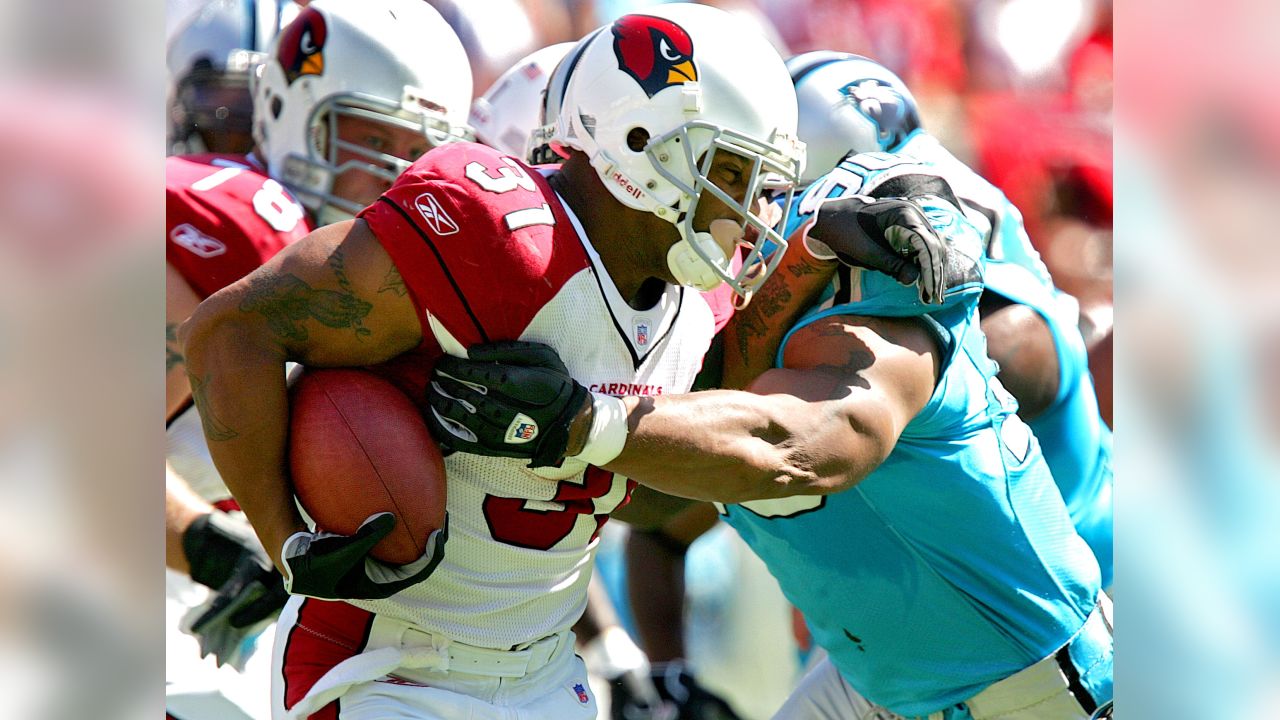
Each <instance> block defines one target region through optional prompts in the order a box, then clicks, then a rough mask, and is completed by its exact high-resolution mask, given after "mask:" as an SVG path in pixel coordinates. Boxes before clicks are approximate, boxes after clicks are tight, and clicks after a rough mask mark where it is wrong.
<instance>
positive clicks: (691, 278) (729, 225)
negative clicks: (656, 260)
mask: <svg viewBox="0 0 1280 720" xmlns="http://www.w3.org/2000/svg"><path fill="white" fill-rule="evenodd" d="M710 230H711V232H695V233H693V237H692V238H687V237H681V238H680V240H679V241H678V242H676V243H675V244H674V245H672V246H671V248H670V249H669V250H667V268H668V269H670V270H671V274H672V275H673V276H674V277H675V279H676V282H678V283H680V284H681V285H686V286H688V287H691V288H694V289H695V290H699V291H701V292H706V291H708V290H715V289H716V288H717V287H720V284H721V283H723V282H724V275H723V274H721V273H720V272H717V271H716V268H715V267H712V265H711V264H710V263H709V262H708V261H707V260H704V259H703V257H704V256H705V257H708V258H712V259H713V260H714V262H715V264H716V265H718V266H719V267H720V268H721V269H722V270H723V272H724V273H725V274H727V273H728V272H729V253H730V252H731V251H732V249H733V248H735V247H737V243H738V240H739V239H740V238H741V237H742V228H741V227H739V226H738V225H737V224H736V223H734V222H733V221H732V220H715V221H713V222H712V223H711V227H710ZM683 234H684V233H681V235H682V236H683ZM695 246H696V247H698V248H699V249H701V250H702V253H703V254H702V255H699V254H698V251H697V250H694V247H695Z"/></svg>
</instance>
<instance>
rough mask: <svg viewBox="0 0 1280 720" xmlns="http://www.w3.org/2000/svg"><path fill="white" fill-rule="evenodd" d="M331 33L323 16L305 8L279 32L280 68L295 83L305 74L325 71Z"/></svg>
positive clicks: (317, 73)
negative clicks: (328, 37)
mask: <svg viewBox="0 0 1280 720" xmlns="http://www.w3.org/2000/svg"><path fill="white" fill-rule="evenodd" d="M327 36H328V30H327V29H326V28H325V24H324V15H321V14H320V13H319V11H317V10H316V9H315V8H305V9H304V10H303V11H302V12H300V13H298V17H297V19H296V20H294V21H293V22H292V23H290V24H289V26H288V27H287V28H285V30H284V32H283V33H282V34H281V35H280V52H279V59H280V67H282V68H284V75H285V77H286V78H288V79H289V84H290V85H292V84H293V81H294V80H297V79H298V78H300V77H302V76H303V75H321V74H323V73H324V43H325V39H326V37H327Z"/></svg>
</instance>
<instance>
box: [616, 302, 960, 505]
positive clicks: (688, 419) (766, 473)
mask: <svg viewBox="0 0 1280 720" xmlns="http://www.w3.org/2000/svg"><path fill="white" fill-rule="evenodd" d="M938 353H939V351H938V347H937V345H936V342H935V341H934V339H933V337H932V336H931V335H930V334H929V333H928V332H927V331H926V330H925V328H924V326H923V325H922V324H921V323H920V321H919V320H918V319H915V318H904V319H895V318H866V317H851V316H836V317H831V318H826V319H824V320H821V321H818V322H815V323H813V324H811V325H808V326H805V327H804V328H802V329H801V330H799V331H798V332H797V335H796V337H795V338H794V340H793V341H792V342H791V343H789V344H788V345H787V353H786V357H785V358H784V360H785V362H784V367H782V368H777V369H773V370H769V371H767V372H765V373H764V374H763V375H761V376H760V377H758V378H757V379H756V380H755V381H754V382H753V383H752V384H751V386H750V388H748V390H749V392H739V391H734V390H711V391H707V392H695V393H689V394H687V395H664V396H660V397H627V398H623V401H624V403H625V404H626V408H627V417H628V424H629V427H630V434H629V435H628V437H627V440H626V445H625V446H624V448H623V450H622V454H621V455H619V456H618V457H617V458H616V459H615V460H614V461H612V462H610V463H607V464H606V465H605V469H607V470H612V471H614V472H617V473H621V474H623V475H626V476H627V477H629V478H632V479H634V480H636V481H637V482H639V483H641V484H643V485H647V486H648V487H651V488H653V489H655V490H660V491H662V492H664V493H668V494H671V495H678V496H681V497H688V498H695V499H699V500H718V501H721V502H742V501H745V500H757V499H762V498H776V497H786V496H789V495H825V494H828V493H833V492H839V491H840V490H843V489H845V488H848V487H850V486H852V485H855V484H857V483H858V482H860V481H861V480H862V479H863V478H864V477H866V476H867V474H868V473H870V472H871V471H872V470H874V469H875V468H876V467H877V466H878V465H879V464H880V463H881V462H883V461H884V459H885V457H887V456H888V454H889V451H890V450H892V449H893V446H894V445H895V444H896V443H897V441H898V437H899V435H901V434H902V429H903V428H904V427H905V426H906V424H907V423H908V422H909V421H910V420H911V418H913V417H915V415H916V413H918V412H919V411H920V409H921V408H923V407H924V405H925V403H927V402H928V400H929V397H930V396H931V395H932V393H933V388H934V384H935V382H936V378H937V374H938V368H939V365H938Z"/></svg>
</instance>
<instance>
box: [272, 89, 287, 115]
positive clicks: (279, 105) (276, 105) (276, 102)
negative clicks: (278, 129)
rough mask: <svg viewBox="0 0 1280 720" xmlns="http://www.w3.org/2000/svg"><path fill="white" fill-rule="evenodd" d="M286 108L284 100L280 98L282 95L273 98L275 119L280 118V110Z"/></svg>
mask: <svg viewBox="0 0 1280 720" xmlns="http://www.w3.org/2000/svg"><path fill="white" fill-rule="evenodd" d="M283 109H284V102H282V101H281V100H280V96H279V95H276V96H275V97H273V98H271V117H272V119H274V120H279V119H280V111H281V110H283Z"/></svg>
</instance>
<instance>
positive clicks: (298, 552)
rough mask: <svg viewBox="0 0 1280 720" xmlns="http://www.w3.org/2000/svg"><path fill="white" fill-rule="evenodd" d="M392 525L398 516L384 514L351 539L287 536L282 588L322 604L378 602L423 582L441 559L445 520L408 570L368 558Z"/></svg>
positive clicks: (446, 533) (325, 535) (303, 534)
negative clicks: (334, 602)
mask: <svg viewBox="0 0 1280 720" xmlns="http://www.w3.org/2000/svg"><path fill="white" fill-rule="evenodd" d="M395 526H396V516H395V515H393V514H392V513H389V512H384V513H378V514H376V515H370V516H369V518H368V519H366V520H365V521H364V523H362V524H361V525H360V529H358V530H356V533H355V534H354V535H335V534H333V533H324V532H321V533H313V532H297V533H294V534H293V535H290V536H289V539H288V540H285V541H284V547H283V548H282V549H281V551H280V556H281V560H282V561H283V564H284V568H285V573H284V586H285V589H287V590H288V591H289V592H290V593H293V594H294V595H306V596H308V597H314V598H320V599H322V600H381V599H383V598H389V597H391V596H392V595H395V594H396V593H398V592H400V591H401V590H404V589H405V588H407V587H409V586H411V585H416V584H418V583H420V582H422V581H423V580H426V579H427V578H428V577H429V576H430V575H431V573H432V572H433V571H435V569H436V566H437V565H439V564H440V560H441V559H443V558H444V546H445V541H446V540H448V538H449V516H448V515H445V518H444V527H442V528H440V529H439V530H436V531H435V532H433V533H431V537H429V538H427V549H426V551H425V552H423V554H422V557H420V558H418V559H417V560H415V561H413V562H411V563H409V564H408V565H388V564H387V563H384V562H381V561H379V560H375V559H373V558H372V557H370V556H369V551H370V550H372V549H373V546H374V545H377V544H378V541H380V540H382V538H384V537H386V536H387V535H388V534H389V533H390V532H391V530H392V529H393V528H395Z"/></svg>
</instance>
